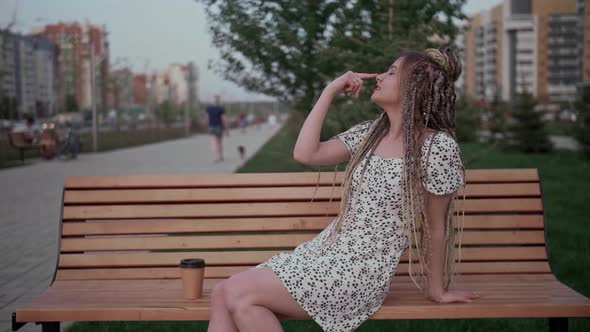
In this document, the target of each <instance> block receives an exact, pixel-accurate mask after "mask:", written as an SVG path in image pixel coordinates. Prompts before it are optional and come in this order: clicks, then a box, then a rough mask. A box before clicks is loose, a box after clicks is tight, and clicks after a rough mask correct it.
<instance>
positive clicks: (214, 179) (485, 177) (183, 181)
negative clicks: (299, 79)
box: [65, 168, 539, 189]
mask: <svg viewBox="0 0 590 332" xmlns="http://www.w3.org/2000/svg"><path fill="white" fill-rule="evenodd" d="M336 173H337V174H336V183H337V184H339V183H340V182H341V181H342V179H343V178H344V172H342V171H340V172H336ZM465 175H466V180H467V182H468V183H470V182H535V181H539V174H538V172H537V169H536V168H514V169H468V170H466V174H465ZM333 180H334V172H321V173H320V176H319V181H318V174H317V172H285V173H234V174H198V175H134V176H83V177H78V176H72V177H68V178H66V183H65V187H66V188H68V189H70V188H71V189H74V188H75V189H96V188H203V187H244V186H245V187H250V186H292V185H315V184H316V183H320V185H331V184H332V183H333Z"/></svg>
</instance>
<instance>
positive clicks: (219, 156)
mask: <svg viewBox="0 0 590 332" xmlns="http://www.w3.org/2000/svg"><path fill="white" fill-rule="evenodd" d="M216 138H217V151H219V152H218V153H219V155H218V158H217V159H218V160H223V142H222V141H221V140H222V138H223V136H219V137H216Z"/></svg>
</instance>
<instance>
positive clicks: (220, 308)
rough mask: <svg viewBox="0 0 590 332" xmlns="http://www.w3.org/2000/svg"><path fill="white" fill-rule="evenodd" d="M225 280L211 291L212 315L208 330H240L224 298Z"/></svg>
mask: <svg viewBox="0 0 590 332" xmlns="http://www.w3.org/2000/svg"><path fill="white" fill-rule="evenodd" d="M223 283H224V282H220V283H218V284H217V285H215V287H213V291H212V292H211V317H209V326H208V328H207V332H239V331H238V327H237V326H236V324H235V323H234V320H233V318H232V317H231V314H230V313H229V311H228V310H227V307H226V306H225V303H224V299H223V287H224V284H223Z"/></svg>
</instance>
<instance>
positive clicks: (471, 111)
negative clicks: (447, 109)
mask: <svg viewBox="0 0 590 332" xmlns="http://www.w3.org/2000/svg"><path fill="white" fill-rule="evenodd" d="M456 109H457V111H456V123H457V132H456V134H457V139H458V140H459V141H461V142H476V141H477V134H478V133H477V131H478V129H479V128H480V127H481V125H480V118H481V112H480V108H479V107H478V106H477V105H476V103H475V101H473V100H471V99H470V98H467V97H463V98H459V99H458V100H457V103H456Z"/></svg>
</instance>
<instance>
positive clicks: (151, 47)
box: [0, 0, 501, 101]
mask: <svg viewBox="0 0 590 332" xmlns="http://www.w3.org/2000/svg"><path fill="white" fill-rule="evenodd" d="M500 2H501V1H498V0H496V1H482V0H467V4H466V6H465V13H467V14H473V13H475V12H478V11H480V10H484V9H489V8H491V7H493V6H494V5H496V4H497V3H500ZM17 3H18V8H16V7H15V6H17ZM15 8H16V9H17V24H16V26H15V29H16V30H17V31H19V32H24V33H28V32H30V30H31V28H32V27H34V26H42V25H45V24H49V23H56V22H59V21H62V22H73V21H79V22H84V21H85V20H88V21H89V22H90V23H92V24H98V25H103V24H104V25H106V27H107V31H108V32H109V42H110V46H111V49H110V51H111V59H112V60H111V62H114V59H116V58H117V57H126V58H127V59H128V61H129V62H130V63H131V65H132V67H133V69H134V71H136V72H141V71H143V69H144V67H145V63H146V60H147V57H149V59H150V62H149V70H156V69H158V70H161V69H163V68H165V67H166V66H167V65H168V64H171V63H186V62H188V61H193V62H194V63H195V64H196V65H197V66H198V67H199V71H200V75H201V76H200V81H199V96H200V98H201V99H202V100H203V101H209V100H211V99H212V97H213V95H214V94H220V95H221V96H222V99H223V100H225V101H235V100H263V99H269V98H268V97H265V96H263V95H259V94H255V93H251V92H247V91H245V90H244V89H242V88H240V87H238V86H236V85H234V84H233V83H231V82H227V81H224V80H223V79H222V78H220V77H219V76H218V75H216V74H215V73H213V72H212V71H210V70H208V69H207V63H208V61H209V59H215V58H216V57H218V56H219V54H218V52H217V50H216V49H215V48H214V47H213V46H212V45H211V39H210V37H209V33H208V31H207V21H206V17H205V12H204V9H203V6H202V5H201V3H200V2H199V3H198V2H195V1H194V0H124V1H122V0H100V1H99V0H0V26H1V27H5V26H6V24H7V22H9V21H10V17H11V16H12V13H13V12H14V9H15Z"/></svg>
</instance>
